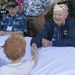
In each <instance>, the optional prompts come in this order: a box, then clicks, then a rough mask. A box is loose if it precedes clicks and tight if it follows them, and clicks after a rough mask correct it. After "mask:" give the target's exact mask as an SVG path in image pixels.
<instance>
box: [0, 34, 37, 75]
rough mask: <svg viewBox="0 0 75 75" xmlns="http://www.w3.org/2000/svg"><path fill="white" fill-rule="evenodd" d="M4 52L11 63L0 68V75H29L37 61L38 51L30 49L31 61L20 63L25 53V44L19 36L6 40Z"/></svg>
mask: <svg viewBox="0 0 75 75" xmlns="http://www.w3.org/2000/svg"><path fill="white" fill-rule="evenodd" d="M4 52H5V54H6V56H7V57H8V58H9V59H10V61H11V63H10V64H8V65H4V66H2V67H1V68H0V75H29V72H30V71H31V69H32V67H33V65H34V63H35V62H36V61H37V55H38V51H37V50H34V49H32V52H33V59H32V60H26V61H23V62H22V61H21V59H22V57H23V56H24V55H25V53H26V42H25V40H24V39H23V37H22V36H20V35H12V36H10V37H9V38H8V39H7V40H6V42H5V44H4Z"/></svg>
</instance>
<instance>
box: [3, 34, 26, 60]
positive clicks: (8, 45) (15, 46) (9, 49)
mask: <svg viewBox="0 0 75 75" xmlns="http://www.w3.org/2000/svg"><path fill="white" fill-rule="evenodd" d="M25 49H26V42H25V40H24V39H23V37H22V36H20V35H11V36H10V37H9V38H8V39H7V40H6V41H5V44H4V52H5V54H6V56H7V57H8V58H9V59H12V60H17V59H19V58H21V57H23V56H24V54H25V51H26V50H25Z"/></svg>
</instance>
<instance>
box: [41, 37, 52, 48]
mask: <svg viewBox="0 0 75 75" xmlns="http://www.w3.org/2000/svg"><path fill="white" fill-rule="evenodd" d="M42 46H43V47H47V46H52V41H49V40H47V39H44V38H42Z"/></svg>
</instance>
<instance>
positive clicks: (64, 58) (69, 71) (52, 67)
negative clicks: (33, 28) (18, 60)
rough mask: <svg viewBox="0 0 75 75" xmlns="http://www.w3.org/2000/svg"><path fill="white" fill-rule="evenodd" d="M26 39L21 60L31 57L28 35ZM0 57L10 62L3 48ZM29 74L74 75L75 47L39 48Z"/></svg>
mask: <svg viewBox="0 0 75 75" xmlns="http://www.w3.org/2000/svg"><path fill="white" fill-rule="evenodd" d="M25 39H26V41H27V48H26V55H25V56H24V58H23V59H22V60H25V59H31V58H32V55H31V46H30V40H31V38H30V37H25ZM0 57H1V58H2V59H3V60H5V61H6V62H10V61H9V60H8V59H7V58H6V56H5V54H4V53H3V50H2V48H1V50H0ZM30 75H75V48H74V47H45V48H44V47H41V48H39V54H38V60H37V63H36V64H35V66H34V68H33V69H32V71H31V73H30Z"/></svg>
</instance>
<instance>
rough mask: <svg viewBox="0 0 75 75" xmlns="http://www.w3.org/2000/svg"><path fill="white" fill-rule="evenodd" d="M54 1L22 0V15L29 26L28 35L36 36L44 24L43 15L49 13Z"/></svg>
mask: <svg viewBox="0 0 75 75" xmlns="http://www.w3.org/2000/svg"><path fill="white" fill-rule="evenodd" d="M53 3H54V0H23V9H24V11H23V13H24V14H25V15H26V18H27V20H28V26H29V35H30V36H32V37H34V36H36V35H37V34H38V33H39V32H40V31H41V29H42V28H43V25H44V23H45V15H46V14H47V13H48V11H50V9H51V7H52V4H53Z"/></svg>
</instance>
